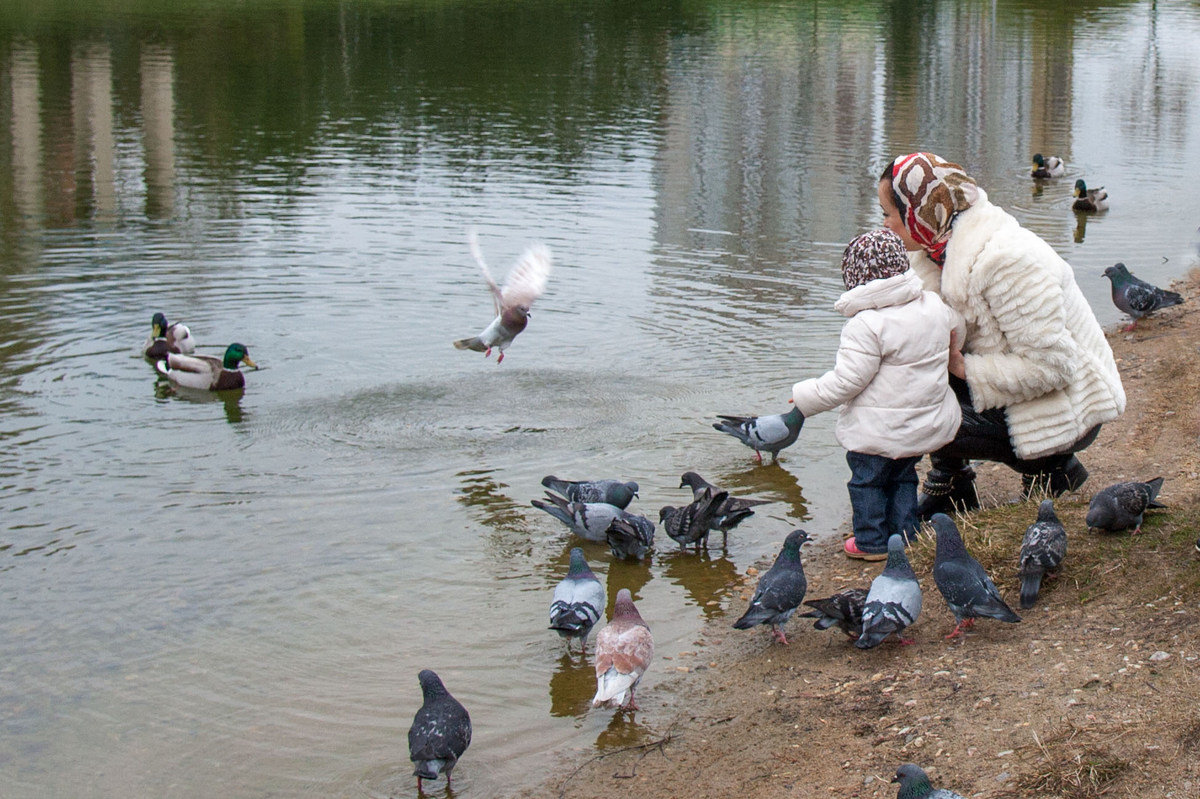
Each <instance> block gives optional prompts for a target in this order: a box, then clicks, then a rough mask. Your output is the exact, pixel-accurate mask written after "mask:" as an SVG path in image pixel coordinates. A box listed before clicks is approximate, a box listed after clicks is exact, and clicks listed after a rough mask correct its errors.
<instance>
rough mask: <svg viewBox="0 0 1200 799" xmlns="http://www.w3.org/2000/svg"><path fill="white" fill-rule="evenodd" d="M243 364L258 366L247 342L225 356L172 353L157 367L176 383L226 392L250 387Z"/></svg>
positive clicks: (233, 347)
mask: <svg viewBox="0 0 1200 799" xmlns="http://www.w3.org/2000/svg"><path fill="white" fill-rule="evenodd" d="M241 363H245V364H246V365H247V366H250V367H253V368H254V369H257V368H258V364H256V363H255V362H254V361H252V360H250V355H249V353H248V352H247V351H246V345H244V344H237V343H234V344H230V345H229V346H228V347H226V348H225V357H224V358H217V357H216V356H213V355H180V354H177V353H174V352H172V353H168V354H167V357H166V358H165V359H164V360H161V361H158V362H157V363H155V364H154V366H155V368H156V369H158V371H159V373H161V374H162V375H163V376H165V377H166V378H167V379H168V380H170V381H171V382H172V383H174V384H176V385H179V386H184V387H186V388H197V389H201V390H204V391H225V390H227V389H231V388H244V387H245V386H246V376H245V375H243V374H242V372H241V370H240V369H238V365H239V364H241Z"/></svg>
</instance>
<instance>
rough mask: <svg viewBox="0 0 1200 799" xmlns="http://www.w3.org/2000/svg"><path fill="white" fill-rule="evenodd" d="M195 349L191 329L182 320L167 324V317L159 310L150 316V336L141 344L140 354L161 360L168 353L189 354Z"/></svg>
mask: <svg viewBox="0 0 1200 799" xmlns="http://www.w3.org/2000/svg"><path fill="white" fill-rule="evenodd" d="M195 351H196V340H195V339H194V338H192V331H190V330H188V327H187V325H185V324H183V323H182V322H176V323H174V324H170V325H169V324H167V317H166V316H165V315H164V314H163V313H161V312H159V313H156V314H154V316H153V317H151V318H150V337H149V338H147V339H146V343H145V344H143V345H142V354H143V355H145V356H146V357H147V358H153V359H154V360H156V361H161V360H162V359H163V358H166V357H167V354H168V353H172V352H174V353H182V354H184V355H191V354H192V353H193V352H195Z"/></svg>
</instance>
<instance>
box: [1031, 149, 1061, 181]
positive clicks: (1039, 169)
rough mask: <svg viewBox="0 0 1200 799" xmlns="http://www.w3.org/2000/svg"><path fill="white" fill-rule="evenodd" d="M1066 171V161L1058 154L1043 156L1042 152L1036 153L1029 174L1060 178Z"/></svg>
mask: <svg viewBox="0 0 1200 799" xmlns="http://www.w3.org/2000/svg"><path fill="white" fill-rule="evenodd" d="M1066 171H1067V165H1066V163H1065V162H1063V160H1062V159H1061V158H1059V157H1058V156H1057V155H1046V156H1043V155H1042V154H1041V153H1035V154H1034V156H1033V166H1032V168H1031V169H1030V171H1029V175H1030V177H1035V178H1058V177H1062V176H1063V175H1064V174H1065V173H1066Z"/></svg>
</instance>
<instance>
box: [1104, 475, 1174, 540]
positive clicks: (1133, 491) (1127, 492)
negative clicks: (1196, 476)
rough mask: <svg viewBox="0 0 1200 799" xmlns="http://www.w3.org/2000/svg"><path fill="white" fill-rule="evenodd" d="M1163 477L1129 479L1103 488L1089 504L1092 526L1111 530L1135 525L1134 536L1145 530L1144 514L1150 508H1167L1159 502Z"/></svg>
mask: <svg viewBox="0 0 1200 799" xmlns="http://www.w3.org/2000/svg"><path fill="white" fill-rule="evenodd" d="M1162 484H1163V479H1162V478H1161V477H1155V478H1154V479H1153V480H1148V481H1147V482H1145V483H1139V482H1137V481H1130V482H1127V483H1116V484H1115V485H1110V486H1109V487H1108V488H1102V489H1100V490H1099V491H1097V492H1096V495H1095V496H1094V497H1092V501H1091V503H1089V504H1088V512H1087V519H1086V520H1085V521H1086V523H1087V526H1088V527H1089V528H1095V529H1097V530H1105V531H1107V532H1110V533H1115V532H1119V531H1121V530H1128V529H1129V528H1131V527H1132V528H1133V535H1137V534H1138V533H1140V532H1141V531H1142V514H1144V513H1145V512H1146V511H1147V510H1149V509H1151V508H1165V507H1166V505H1163V504H1160V503H1159V502H1157V501H1156V500H1157V498H1158V492H1159V490H1160V489H1161V488H1162Z"/></svg>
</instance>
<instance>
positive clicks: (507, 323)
mask: <svg viewBox="0 0 1200 799" xmlns="http://www.w3.org/2000/svg"><path fill="white" fill-rule="evenodd" d="M467 238H468V240H469V243H470V245H471V254H472V255H473V256H475V261H476V262H477V263H478V264H479V268H480V269H481V270H482V271H483V279H484V280H485V281H487V284H488V289H489V290H490V291H491V292H492V300H493V302H494V304H495V306H496V318H495V319H493V320H492V323H491V324H490V325H488V326H487V327H485V328H484V329H483V330H482V331H480V332H479V334H478V335H475V336H469V337H467V338H463V339H459V340H458V341H455V342H454V346H455V348H456V349H460V350H474V351H475V352H482V353H483V355H484V357H485V358H486V357H488V356H489V355H491V354H492V348H493V347H495V348H496V349H498V350H500V355H499V356H498V357H497V358H496V363H500V362H501V361H503V360H504V349H505V348H506V347H507V346H508V345H509V344H512V342H513V339H515V338H516V337H517V334H518V333H520V332H521V331H522V330H524V329H525V325H526V324H528V323H529V307H530V306H531V305H533V301H534V300H536V299H537V298H538V297H540V296H542V292H543V291H545V290H546V280H547V279H548V278H549V277H550V264H551V260H550V249H549V248H548V247H546V246H545V245H543V244H532V245H530V246H529V248H528V249H526V250H525V252H524V253H522V254H521V257H520V258H519V259H518V260H517V263H516V266H514V267H513V268H512V269H511V270H510V271H509V273H508V276H507V277H506V278H504V287H503V288H501V287H500V286H497V285H496V281H495V280H494V279H493V278H492V273H491V270H489V269H488V266H487V263H486V262H485V261H484V260H483V253H482V251H480V249H479V240H478V239H477V237H476V236H475V233H474V231H472V232H470V233H469V234H468V236H467Z"/></svg>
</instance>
